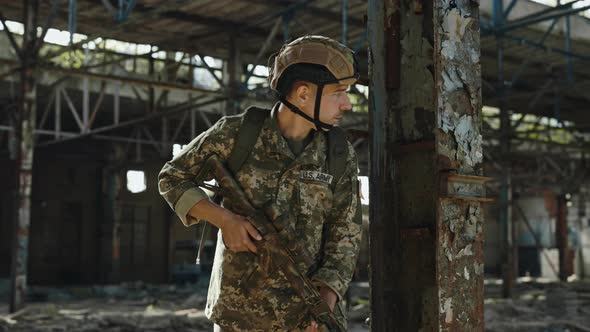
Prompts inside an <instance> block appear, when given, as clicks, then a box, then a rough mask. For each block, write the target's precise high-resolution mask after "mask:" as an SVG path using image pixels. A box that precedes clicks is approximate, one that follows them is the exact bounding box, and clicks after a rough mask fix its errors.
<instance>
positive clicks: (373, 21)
mask: <svg viewBox="0 0 590 332" xmlns="http://www.w3.org/2000/svg"><path fill="white" fill-rule="evenodd" d="M433 3H434V4H433ZM368 23H369V42H370V57H369V59H370V60H369V61H370V63H369V67H370V70H369V75H370V82H371V86H370V102H371V104H370V112H369V114H370V133H371V135H372V137H371V147H370V148H371V152H370V155H371V172H370V179H371V192H370V201H371V203H370V220H371V223H370V245H371V264H370V265H371V271H370V272H371V277H370V280H371V308H372V313H371V315H372V316H371V330H372V331H388V332H389V331H483V330H484V327H483V227H482V226H483V213H482V206H481V204H482V203H483V202H488V201H489V199H487V198H485V189H484V182H486V181H487V180H489V179H486V178H483V177H481V175H482V161H483V153H482V136H481V134H480V132H481V68H480V64H479V55H480V48H479V47H480V46H479V9H478V7H477V2H476V1H457V2H455V1H452V2H450V3H449V2H446V1H440V2H439V1H434V2H428V1H412V0H391V1H386V2H385V3H384V4H383V2H381V1H377V0H370V1H369V11H368Z"/></svg>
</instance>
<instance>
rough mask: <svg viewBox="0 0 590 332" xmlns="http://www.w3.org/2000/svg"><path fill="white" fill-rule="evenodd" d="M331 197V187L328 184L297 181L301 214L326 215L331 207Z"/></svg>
mask: <svg viewBox="0 0 590 332" xmlns="http://www.w3.org/2000/svg"><path fill="white" fill-rule="evenodd" d="M332 198H333V193H332V189H331V188H330V186H329V185H328V184H326V183H322V182H319V181H306V180H301V181H299V205H300V210H301V213H302V214H304V215H307V216H313V217H319V216H320V215H326V214H327V213H329V212H330V210H331V209H332ZM318 214H320V215H318Z"/></svg>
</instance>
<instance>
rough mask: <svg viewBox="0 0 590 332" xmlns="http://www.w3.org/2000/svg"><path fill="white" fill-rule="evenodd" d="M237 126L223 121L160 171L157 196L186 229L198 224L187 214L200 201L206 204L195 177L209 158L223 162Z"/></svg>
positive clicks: (228, 119)
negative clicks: (166, 204)
mask: <svg viewBox="0 0 590 332" xmlns="http://www.w3.org/2000/svg"><path fill="white" fill-rule="evenodd" d="M238 126H239V122H238V121H237V120H236V119H234V118H222V119H221V120H219V121H218V122H217V123H216V124H215V125H213V126H212V127H211V128H209V130H207V131H205V132H203V133H202V134H201V135H199V136H198V137H197V138H195V139H194V140H193V141H191V142H190V143H189V144H188V146H187V147H185V148H184V149H183V150H182V151H181V152H180V153H179V154H178V155H177V156H176V157H175V158H174V159H172V160H171V161H169V162H167V163H166V164H165V165H164V167H163V168H162V170H161V171H160V174H159V175H158V189H159V191H160V195H162V197H164V199H165V200H166V202H167V203H168V205H170V207H171V208H172V209H173V210H174V212H176V214H177V215H178V217H179V218H180V220H182V222H183V223H184V224H185V225H186V226H190V225H193V224H196V223H198V222H199V220H200V219H198V218H195V214H194V213H193V215H191V214H189V211H190V210H191V209H192V208H193V207H194V206H195V205H196V204H197V203H199V202H200V201H203V200H207V201H208V196H207V194H206V193H205V191H204V190H203V189H201V188H199V186H198V184H197V183H196V181H197V179H196V177H197V174H199V172H200V170H201V167H202V165H203V163H204V162H205V160H206V158H207V157H208V156H210V155H211V154H217V155H218V156H219V157H220V158H221V159H222V160H225V159H227V158H228V156H229V154H230V152H231V149H232V148H233V144H234V137H235V136H236V132H237V129H238ZM199 180H201V181H205V180H210V179H199ZM193 212H194V211H193ZM213 219H215V220H211V221H212V222H215V221H216V220H217V219H218V218H213Z"/></svg>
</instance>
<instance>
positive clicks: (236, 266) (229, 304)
mask: <svg viewBox="0 0 590 332" xmlns="http://www.w3.org/2000/svg"><path fill="white" fill-rule="evenodd" d="M357 79H358V68H357V63H356V60H355V57H354V53H353V52H352V51H351V50H350V49H349V48H347V47H345V46H343V45H341V44H339V43H338V42H336V41H334V40H332V39H330V38H326V37H321V36H305V37H302V38H299V39H296V40H295V41H293V42H291V43H289V44H286V45H284V46H283V47H282V48H281V50H280V52H279V53H278V55H277V56H276V57H275V58H274V64H273V65H272V67H271V68H270V75H269V80H270V86H271V88H272V89H273V90H274V91H276V92H277V93H278V96H279V100H280V102H279V103H277V104H276V105H275V106H274V107H273V108H272V110H270V111H267V116H266V117H264V118H263V119H262V121H260V124H261V128H260V129H259V132H254V133H249V134H250V137H254V140H253V143H252V144H253V146H251V147H245V148H244V147H243V146H240V147H238V148H237V149H234V147H235V146H236V144H242V145H243V142H242V143H239V142H240V140H242V141H243V139H238V136H239V135H243V134H240V128H241V127H242V126H243V125H245V122H246V121H245V116H244V114H245V113H243V114H240V115H236V116H226V117H223V118H222V119H220V120H219V121H218V122H217V123H216V124H215V125H213V126H212V127H211V128H209V130H207V131H206V132H204V133H202V134H201V135H199V136H198V137H197V138H195V139H194V140H193V141H192V142H191V143H190V144H189V145H188V146H187V147H186V148H185V149H184V150H183V151H182V152H181V153H180V154H179V155H177V156H176V157H175V158H174V159H173V160H171V161H170V162H168V163H166V164H165V166H164V167H163V169H162V171H161V172H160V175H159V190H160V194H161V195H162V196H163V197H164V198H165V199H166V201H167V202H168V204H169V205H170V207H171V208H172V209H173V210H174V211H175V212H176V214H177V215H178V216H179V218H180V219H181V220H182V222H183V223H184V224H185V225H186V226H190V225H194V224H196V223H198V222H199V220H206V221H208V222H209V223H211V224H213V225H215V226H216V227H218V228H219V232H218V241H217V247H216V252H215V259H214V263H213V268H212V273H211V281H210V285H209V292H208V296H207V306H206V309H205V311H206V315H207V317H208V318H209V319H210V320H212V321H213V322H214V324H215V330H216V331H303V330H305V331H320V330H325V327H323V326H319V324H318V323H316V322H315V321H313V318H312V316H311V315H310V314H309V311H308V308H307V306H306V304H305V303H303V301H302V300H301V298H300V297H299V295H298V294H297V293H296V292H295V291H294V290H293V288H292V287H290V284H289V282H288V280H287V278H286V277H285V275H284V273H283V272H282V271H281V270H279V271H276V273H274V274H272V275H270V274H267V273H263V271H261V269H260V267H259V266H258V261H257V256H256V253H257V248H256V242H257V241H259V240H261V238H262V237H261V236H260V234H259V232H258V231H257V230H256V229H255V228H254V227H253V226H252V225H251V224H250V223H249V222H248V221H247V219H246V218H245V217H243V216H240V215H237V214H236V213H234V212H232V208H231V202H224V204H223V207H222V206H219V205H217V204H215V203H214V202H212V201H211V200H209V199H208V196H207V195H206V194H205V192H204V191H203V190H202V189H201V188H200V187H199V186H198V184H197V183H196V180H195V177H196V175H197V174H198V173H199V171H200V168H201V166H202V164H203V161H204V160H205V159H206V158H207V157H208V156H210V155H211V154H217V155H218V156H219V157H220V158H221V159H222V160H228V159H230V157H232V154H236V153H244V152H243V151H244V150H246V151H247V150H248V149H251V152H249V154H248V155H247V156H246V158H244V159H245V162H243V164H242V165H241V167H239V170H238V171H237V172H235V174H234V175H235V178H236V180H237V181H238V183H239V184H240V186H241V187H242V188H243V189H244V191H245V193H246V195H247V196H248V199H249V200H250V202H251V203H252V204H253V205H254V206H255V207H261V206H263V205H264V204H266V203H267V202H269V201H270V202H272V204H274V206H275V207H276V208H278V209H280V210H281V211H282V212H285V213H290V214H291V215H293V216H294V217H293V218H290V220H292V221H293V225H290V226H292V229H293V230H294V232H295V233H296V234H295V238H296V239H298V240H299V241H302V242H303V244H304V246H305V247H306V248H307V249H308V250H309V252H310V254H311V255H312V257H313V261H314V264H312V266H306V267H302V268H305V269H306V271H307V272H308V274H307V275H308V276H309V278H310V279H311V280H312V281H313V283H314V285H316V286H317V287H318V289H319V291H320V294H321V297H322V299H323V300H324V301H325V302H326V303H327V304H328V305H329V307H330V309H331V310H333V312H334V314H335V315H336V316H337V317H338V319H339V321H341V322H342V323H343V324H345V321H346V319H345V316H344V311H343V305H342V298H343V296H344V293H345V292H346V289H347V288H348V284H349V282H350V280H351V278H352V274H353V271H354V267H355V264H356V257H357V254H358V247H359V242H360V238H361V234H360V233H361V225H360V224H361V220H360V209H361V207H360V201H359V192H358V180H357V168H358V166H357V158H356V154H355V151H354V149H353V147H352V145H351V144H350V143H349V142H348V141H346V140H345V139H344V136H341V137H342V139H341V140H340V141H339V142H331V141H330V142H328V141H329V137H332V136H331V135H328V132H329V131H330V130H334V131H336V130H341V129H340V128H338V127H334V128H335V129H333V125H334V124H335V123H337V122H338V121H339V120H340V119H341V118H342V116H343V114H344V113H345V112H347V111H349V110H351V108H352V105H351V103H350V100H349V98H348V95H347V90H348V88H349V86H350V85H351V84H353V83H354V82H356V80H357ZM247 112H248V111H247ZM247 112H246V113H247ZM240 137H244V136H240ZM333 140H336V139H333ZM337 144H340V146H341V147H342V146H343V149H342V151H343V152H344V156H345V158H343V159H342V162H334V163H339V164H341V165H333V166H330V167H329V165H328V161H329V160H328V159H329V158H328V156H329V155H330V154H329V153H328V152H329V151H328V150H329V148H330V147H331V146H334V145H337ZM236 150H238V151H236ZM239 151H242V152H239ZM245 153H248V152H245ZM338 167H339V168H340V169H341V170H342V171H341V172H337V173H339V174H338V175H337V176H335V175H334V174H330V170H332V169H337V168H338ZM334 173H336V172H334Z"/></svg>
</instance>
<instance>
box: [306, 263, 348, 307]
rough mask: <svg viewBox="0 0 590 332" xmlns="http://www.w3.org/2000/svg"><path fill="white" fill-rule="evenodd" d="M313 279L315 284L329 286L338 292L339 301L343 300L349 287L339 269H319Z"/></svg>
mask: <svg viewBox="0 0 590 332" xmlns="http://www.w3.org/2000/svg"><path fill="white" fill-rule="evenodd" d="M312 281H313V282H314V284H316V285H319V286H327V287H329V288H330V289H332V290H333V291H334V293H336V295H337V296H338V301H342V299H343V298H344V293H345V292H346V289H347V288H348V285H347V283H345V282H344V281H343V280H342V278H340V275H339V274H338V272H337V271H334V270H330V269H325V268H321V269H319V270H318V271H317V272H316V273H315V274H314V275H313V277H312Z"/></svg>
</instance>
